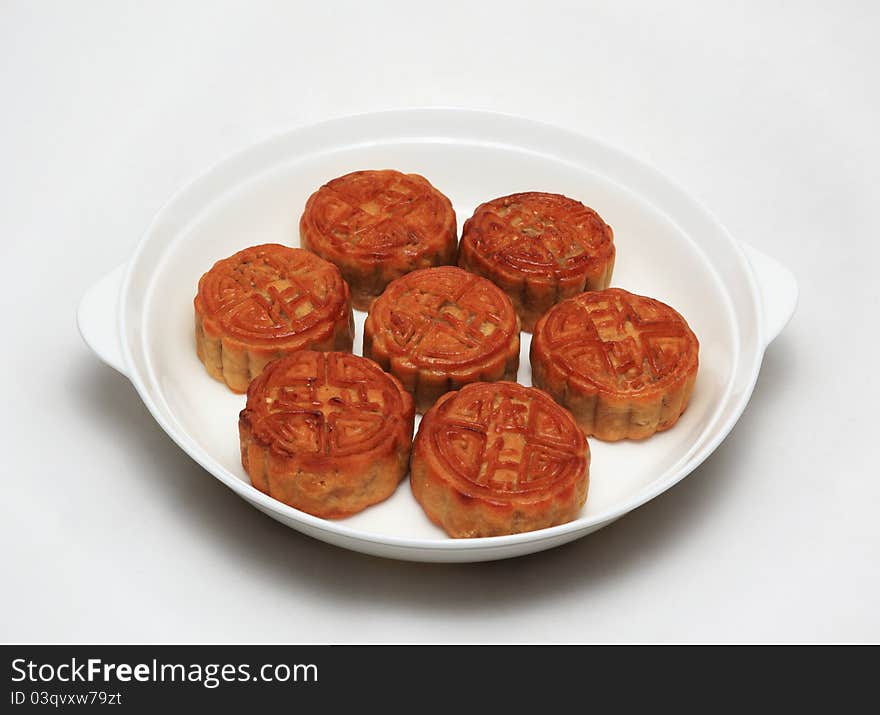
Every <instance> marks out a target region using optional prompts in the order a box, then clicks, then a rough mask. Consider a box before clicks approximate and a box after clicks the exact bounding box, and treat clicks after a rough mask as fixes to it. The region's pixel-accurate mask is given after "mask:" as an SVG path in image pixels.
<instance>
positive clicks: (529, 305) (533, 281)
mask: <svg viewBox="0 0 880 715" xmlns="http://www.w3.org/2000/svg"><path fill="white" fill-rule="evenodd" d="M458 265H459V266H461V267H462V268H465V269H466V270H469V271H472V272H473V273H478V274H479V275H481V276H484V277H486V278H488V279H490V280H491V281H494V282H495V283H496V284H497V285H499V286H500V287H501V288H503V289H504V291H505V292H506V293H507V294H508V295H509V296H510V299H511V300H512V301H513V305H514V307H515V308H516V312H517V313H518V314H519V317H520V321H521V322H522V329H523V330H527V331H531V330H532V329H533V328H534V326H535V323H536V322H538V318H540V317H541V316H542V315H543V314H544V313H545V312H547V310H548V309H549V308H550V307H551V306H552V305H554V304H556V303H558V302H559V301H561V300H563V299H565V298H568V297H570V296H573V295H576V294H578V293H581V292H583V291H585V290H597V289H600V288H607V287H608V284H609V283H610V282H611V271H612V270H613V268H614V233H613V231H612V230H611V227H610V226H609V225H608V224H606V223H605V222H604V221H603V220H602V218H601V217H600V216H599V214H597V213H596V212H595V211H593V209H591V208H588V207H586V206H584V205H583V204H582V203H581V202H580V201H575V200H574V199H569V198H567V197H565V196H562V195H560V194H546V193H542V192H537V191H531V192H526V193H521V194H512V195H511V196H504V197H502V198H500V199H494V200H492V201H489V202H487V203H485V204H482V205H481V206H478V207H477V210H476V211H474V215H473V216H471V218H469V219H468V220H467V221H466V222H465V224H464V229H463V230H462V235H461V245H460V246H459V253H458Z"/></svg>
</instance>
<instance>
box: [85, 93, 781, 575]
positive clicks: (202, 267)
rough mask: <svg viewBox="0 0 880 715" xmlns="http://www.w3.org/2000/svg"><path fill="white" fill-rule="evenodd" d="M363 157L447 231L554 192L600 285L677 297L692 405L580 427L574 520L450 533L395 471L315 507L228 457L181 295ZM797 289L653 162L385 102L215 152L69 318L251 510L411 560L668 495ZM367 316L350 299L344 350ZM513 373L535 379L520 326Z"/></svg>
mask: <svg viewBox="0 0 880 715" xmlns="http://www.w3.org/2000/svg"><path fill="white" fill-rule="evenodd" d="M363 168H394V169H399V170H402V171H406V172H415V173H420V174H423V175H425V176H426V177H428V179H429V180H430V181H431V182H432V183H433V184H434V185H435V186H437V188H439V189H440V190H441V191H442V192H444V193H445V194H446V195H447V196H449V197H450V199H452V202H453V205H454V207H455V210H456V213H457V215H458V221H459V230H460V228H461V225H462V224H463V222H464V220H465V219H466V218H467V217H468V216H470V214H471V213H472V211H473V209H474V208H475V207H476V206H477V205H478V204H479V203H481V202H483V201H484V200H487V199H489V198H493V197H496V196H502V195H505V194H510V193H514V192H517V191H528V190H542V191H551V192H556V193H562V194H566V195H568V196H571V197H574V198H577V199H579V200H581V201H583V202H584V203H586V204H587V205H588V206H592V207H593V208H595V209H596V210H597V211H598V212H599V213H600V214H601V215H602V216H603V218H604V219H605V220H606V221H607V222H608V223H609V224H611V226H612V227H613V228H614V232H615V243H616V246H617V262H616V266H615V270H614V276H613V280H612V285H614V286H619V287H622V288H626V289H628V290H630V291H632V292H635V293H641V294H644V295H649V296H652V297H655V298H658V299H660V300H662V301H664V302H666V303H669V304H670V305H672V306H673V307H675V308H676V309H677V310H679V311H680V312H681V313H682V314H683V315H684V316H685V317H686V318H687V320H688V322H689V323H690V325H691V327H692V328H693V330H694V332H695V333H696V334H697V336H698V337H699V339H700V345H701V350H700V372H699V375H698V379H697V383H696V388H695V390H694V394H693V397H692V399H691V402H690V406H689V407H688V409H687V411H686V412H685V413H684V415H683V416H682V418H681V420H680V421H679V422H678V424H677V425H676V426H675V427H674V428H673V429H671V430H669V431H667V432H664V433H661V434H657V435H655V436H653V437H651V438H649V439H647V440H644V441H641V442H618V443H613V444H609V443H603V442H600V441H599V440H595V439H591V440H590V446H591V449H592V454H593V457H592V467H591V470H590V471H591V473H590V477H591V483H590V493H589V497H588V499H587V503H586V505H585V507H584V509H583V510H582V512H581V514H580V516H579V518H578V519H576V520H575V521H572V522H570V523H567V524H563V525H560V526H556V527H553V528H550V529H543V530H540V531H534V532H528V533H523V534H515V535H511V536H499V537H491V538H481V539H450V538H447V537H446V535H445V534H444V533H443V532H442V531H441V530H440V529H439V528H437V527H435V526H434V525H432V524H431V523H430V522H429V521H428V519H427V517H426V516H425V515H424V514H423V512H422V510H421V508H420V507H419V505H418V504H417V503H416V501H415V500H414V499H413V497H412V494H411V492H410V489H409V485H408V483H407V482H403V483H401V485H400V487H399V488H398V490H397V492H396V493H395V494H394V496H392V497H391V498H390V499H389V500H387V501H386V502H383V503H381V504H379V505H376V506H373V507H370V508H369V509H367V510H365V511H363V512H362V513H360V514H357V515H355V516H353V517H350V518H348V519H344V520H339V521H326V520H323V519H319V518H316V517H313V516H311V515H309V514H305V513H303V512H300V511H298V510H296V509H293V508H291V507H288V506H286V505H284V504H282V503H281V502H278V501H276V500H274V499H272V498H271V497H268V496H266V495H265V494H262V493H261V492H259V491H257V490H256V489H255V488H253V487H252V486H251V485H250V482H249V480H248V477H247V475H246V474H245V472H244V470H243V469H242V467H241V463H240V460H239V446H238V432H237V419H238V413H239V411H240V410H241V409H242V408H243V406H244V396H242V395H234V394H232V393H231V392H229V391H228V390H227V389H226V388H225V387H224V386H223V385H222V384H220V383H218V382H216V381H214V380H213V379H212V378H211V377H209V376H208V374H207V373H206V371H205V370H204V368H203V366H202V364H201V363H200V362H199V360H198V358H197V357H196V353H195V349H194V338H193V304H192V299H193V295H194V294H195V289H196V284H197V282H198V279H199V277H200V276H201V275H202V273H204V272H205V271H206V270H208V268H210V267H211V265H213V263H214V261H216V260H217V259H219V258H222V257H225V256H228V255H230V254H232V253H234V252H235V251H237V250H239V249H241V248H244V247H245V246H249V245H253V244H258V243H269V242H276V243H284V244H288V245H298V244H299V235H298V222H299V217H300V214H301V212H302V209H303V206H304V204H305V201H306V199H307V197H308V196H309V195H310V194H311V193H312V191H314V190H315V189H316V188H317V187H318V186H320V185H321V184H323V183H324V182H326V181H327V180H329V179H331V178H333V177H335V176H339V175H341V174H345V173H347V172H349V171H353V170H356V169H363ZM796 300H797V286H796V283H795V281H794V278H793V276H792V275H791V273H790V272H789V271H788V270H787V269H785V268H784V267H783V266H781V265H780V264H779V263H777V262H776V261H775V260H773V259H771V258H769V257H767V256H765V255H764V254H762V253H760V252H758V251H756V250H755V249H752V248H749V247H747V246H743V245H741V244H739V243H737V242H736V241H734V240H733V239H732V238H731V237H730V236H729V235H728V234H727V232H726V231H725V230H724V229H723V227H722V226H720V225H719V223H718V222H717V221H716V220H715V219H714V218H713V217H712V216H711V214H709V212H708V211H707V210H706V209H704V208H703V207H702V206H701V205H700V204H698V203H697V202H696V201H695V200H694V199H692V198H691V197H689V196H688V195H687V194H686V193H685V192H684V191H683V190H682V189H680V188H679V187H677V186H676V185H675V184H673V183H672V182H671V181H670V180H669V179H667V178H666V177H664V176H663V175H662V174H660V173H659V172H658V171H657V170H655V169H653V168H651V167H649V166H647V165H645V164H643V163H641V162H639V161H637V160H635V159H633V158H631V157H629V156H627V155H626V154H623V153H621V152H619V151H617V150H615V149H612V148H610V147H608V146H606V145H604V144H602V143H599V142H596V141H594V140H591V139H587V138H586V137H583V136H580V135H577V134H573V133H571V132H568V131H564V130H561V129H558V128H555V127H552V126H549V125H545V124H540V123H536V122H533V121H529V120H525V119H521V118H516V117H510V116H506V115H499V114H491V113H485V112H474V111H466V110H455V109H418V110H400V111H392V112H382V113H378V114H368V115H360V116H354V117H347V118H343V119H336V120H332V121H328V122H324V123H321V124H318V125H314V126H311V127H305V128H301V129H296V130H293V131H291V132H289V133H286V134H283V135H281V136H277V137H274V138H272V139H269V140H267V141H264V142H262V143H259V144H257V145H255V146H252V147H250V148H248V149H246V150H244V151H242V152H239V153H238V154H235V155H234V156H232V157H230V158H228V159H226V160H224V161H222V162H221V163H219V164H217V165H216V166H214V167H213V168H212V169H210V170H209V171H208V172H207V173H205V174H204V175H202V176H201V177H200V178H198V179H196V180H195V181H194V182H193V183H191V184H190V185H189V186H187V187H185V188H184V189H183V190H181V191H180V192H179V193H178V194H177V195H176V196H175V197H174V198H172V199H171V201H170V202H169V203H168V204H167V205H166V206H165V207H164V208H163V209H162V210H161V211H160V212H159V214H158V215H157V216H156V218H155V220H154V221H153V223H152V225H151V226H150V227H149V228H148V230H147V231H146V233H145V235H144V236H143V238H142V239H141V241H140V243H139V245H138V247H137V250H136V251H135V254H134V256H133V258H132V259H131V261H130V262H128V263H127V264H125V265H124V266H120V267H119V268H118V269H116V270H115V271H113V272H112V273H110V274H108V275H107V276H105V277H104V278H103V279H101V280H100V281H99V282H98V283H96V284H95V285H94V286H93V287H92V289H90V290H89V292H88V293H87V294H86V295H85V296H84V297H83V299H82V301H81V303H80V306H79V311H78V322H79V326H80V330H81V332H82V334H83V337H84V338H85V340H86V342H87V343H88V344H89V346H90V347H91V348H92V349H93V350H94V351H95V352H96V353H97V354H98V355H99V357H101V358H102V359H103V360H104V361H105V362H107V363H108V364H109V365H111V366H113V367H114V368H116V369H118V370H119V371H120V372H122V373H123V374H125V375H126V376H128V378H129V379H130V380H131V382H132V383H133V384H134V386H135V388H136V389H137V391H138V393H139V394H140V396H141V398H142V399H143V401H144V403H145V404H146V406H147V407H148V409H149V410H150V412H151V413H152V414H153V416H154V417H155V419H156V420H157V421H158V422H159V424H160V425H161V426H162V427H163V429H164V430H165V431H166V432H167V433H168V434H169V436H170V437H171V438H172V439H174V441H175V442H177V443H178V444H179V445H180V446H181V447H182V448H183V449H184V450H185V451H186V452H187V453H188V454H189V455H190V456H191V457H192V458H193V459H195V460H196V461H197V462H198V463H199V464H201V465H202V466H203V467H204V468H205V469H207V470H208V471H209V472H210V473H211V474H213V475H214V476H215V477H217V478H218V479H219V480H220V481H222V482H223V483H224V484H226V485H227V486H228V487H229V488H231V489H232V490H233V491H235V492H236V493H237V494H238V495H239V496H241V497H243V498H244V499H246V500H247V501H249V502H250V503H251V504H253V505H254V506H255V507H257V508H258V509H260V510H261V511H263V512H265V513H266V514H268V515H269V516H271V517H272V518H274V519H277V520H278V521H280V522H282V523H284V524H287V525H288V526H290V527H292V528H294V529H296V530H298V531H300V532H303V533H305V534H308V535H309V536H312V537H315V538H317V539H321V540H323V541H327V542H329V543H332V544H335V545H337V546H342V547H345V548H349V549H353V550H356V551H361V552H364V553H369V554H374V555H379V556H385V557H390V558H398V559H407V560H415V561H487V560H492V559H501V558H509V557H513V556H519V555H522V554H527V553H531V552H535V551H541V550H544V549H548V548H551V547H553V546H557V545H559V544H563V543H565V542H568V541H571V540H573V539H576V538H579V537H581V536H584V535H586V534H589V533H590V532H593V531H595V530H597V529H599V528H601V527H602V526H605V525H607V524H609V523H610V522H612V521H614V520H615V519H617V518H619V517H621V516H623V515H624V514H626V513H627V512H629V511H631V510H632V509H634V508H636V507H638V506H639V505H641V504H643V503H645V502H646V501H648V500H650V499H652V498H653V497H655V496H657V495H658V494H660V493H661V492H663V491H665V490H666V489H668V488H669V487H671V486H672V485H674V484H675V483H676V482H678V481H679V480H681V479H682V478H683V477H685V476H686V475H687V474H689V473H690V472H691V471H693V469H694V468H695V467H697V466H698V465H699V464H700V463H701V462H702V461H703V460H704V459H705V458H706V457H707V456H708V455H709V454H711V452H712V451H713V450H714V449H715V448H716V447H717V446H718V444H719V443H720V442H721V440H722V439H724V437H725V436H726V435H727V434H728V433H729V432H730V430H731V428H732V427H733V425H734V424H735V422H736V420H737V419H738V417H739V416H740V414H741V413H742V411H743V409H744V408H745V405H746V403H747V401H748V398H749V396H750V394H751V391H752V389H753V387H754V385H755V381H756V379H757V376H758V370H759V368H760V364H761V359H762V356H763V353H764V349H765V347H766V345H767V344H768V343H769V341H770V340H772V339H773V337H775V336H776V334H778V332H779V331H780V330H781V329H782V328H783V327H784V325H785V323H786V322H787V321H788V319H789V318H790V317H791V314H792V313H793V311H794V307H795V303H796ZM364 317H365V314H363V313H356V326H357V337H356V340H355V352H358V353H359V352H360V348H361V341H362V338H363V321H364ZM522 338H523V340H522V352H521V356H522V357H521V366H520V371H519V376H518V379H519V381H520V382H521V383H523V384H525V385H530V384H531V375H530V371H529V361H528V352H529V345H530V335H529V334H527V333H523V334H522Z"/></svg>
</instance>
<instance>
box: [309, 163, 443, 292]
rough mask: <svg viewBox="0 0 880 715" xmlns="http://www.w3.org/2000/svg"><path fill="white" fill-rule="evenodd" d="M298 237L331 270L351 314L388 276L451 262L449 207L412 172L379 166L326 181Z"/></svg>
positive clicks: (314, 197) (311, 200)
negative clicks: (337, 274) (343, 286)
mask: <svg viewBox="0 0 880 715" xmlns="http://www.w3.org/2000/svg"><path fill="white" fill-rule="evenodd" d="M299 233H300V243H301V244H302V246H303V247H304V248H308V249H309V250H311V251H314V252H315V253H317V254H318V255H319V256H321V257H323V258H326V259H327V260H328V261H331V262H332V263H334V264H336V265H337V266H339V269H340V270H341V271H342V275H343V277H344V278H345V280H346V281H348V284H349V285H350V286H351V295H352V302H353V305H354V307H355V308H357V309H358V310H368V309H369V307H370V304H371V303H372V302H373V300H374V299H375V298H376V297H378V296H379V295H381V293H382V291H383V290H385V286H387V285H388V284H389V283H390V282H391V281H393V280H394V279H395V278H399V277H400V276H402V275H404V274H406V273H409V272H410V271H413V270H416V269H417V268H429V267H431V266H440V265H445V264H448V263H453V262H454V261H455V247H456V219H455V211H454V210H453V209H452V203H451V202H450V201H449V199H448V198H446V196H444V195H443V194H441V193H440V192H439V191H438V190H437V189H435V188H434V187H433V186H432V185H431V184H430V182H429V181H428V180H427V179H426V178H424V177H423V176H419V175H418V174H402V173H401V172H399V171H393V170H390V169H385V170H381V171H355V172H353V173H351V174H346V175H345V176H340V177H339V178H337V179H333V180H332V181H330V182H328V183H326V184H325V185H324V186H322V187H321V188H320V189H318V190H317V191H316V192H315V193H313V194H312V195H311V196H310V197H309V200H308V201H307V202H306V208H305V211H304V212H303V215H302V218H301V219H300V223H299Z"/></svg>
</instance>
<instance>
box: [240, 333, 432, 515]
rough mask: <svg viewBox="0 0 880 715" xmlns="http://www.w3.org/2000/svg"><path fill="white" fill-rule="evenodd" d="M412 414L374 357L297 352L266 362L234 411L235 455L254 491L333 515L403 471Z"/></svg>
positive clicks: (385, 489) (370, 497)
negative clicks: (237, 449) (238, 449)
mask: <svg viewBox="0 0 880 715" xmlns="http://www.w3.org/2000/svg"><path fill="white" fill-rule="evenodd" d="M414 417H415V413H414V410H413V402H412V398H411V397H410V395H409V393H408V392H406V390H404V389H403V387H402V386H401V385H400V383H399V382H398V381H397V379H396V378H394V377H392V376H391V375H388V374H387V373H385V372H383V371H382V369H381V368H380V367H379V366H378V365H377V364H376V363H374V362H373V361H372V360H367V359H366V358H363V357H360V356H358V355H352V354H350V353H342V352H327V353H323V352H315V351H310V350H306V351H301V352H298V353H294V354H293V355H290V356H288V357H285V358H281V359H280V360H275V361H273V362H271V363H269V365H267V366H266V368H265V370H263V372H262V374H261V375H260V376H259V377H257V378H256V379H255V380H254V381H253V382H252V383H251V385H250V387H249V388H248V396H247V406H246V408H245V409H244V410H242V412H241V414H240V416H239V422H238V428H239V437H240V441H241V463H242V466H243V467H244V470H245V471H246V472H247V473H248V475H249V476H250V478H251V483H252V484H253V485H254V486H255V487H256V488H257V489H259V490H260V491H261V492H264V493H266V494H268V495H269V496H271V497H273V498H275V499H278V500H279V501H282V502H284V503H285V504H288V505H290V506H292V507H295V508H297V509H300V510H302V511H305V512H308V513H309V514H314V515H315V516H320V517H323V518H326V519H335V518H340V517H344V516H349V515H350V514H354V513H355V512H358V511H361V510H362V509H364V508H366V507H368V506H370V505H371V504H376V503H377V502H380V501H382V500H384V499H387V498H388V497H389V496H391V494H392V493H394V490H395V489H396V488H397V485H398V484H399V483H400V480H401V479H403V477H404V476H405V475H406V471H407V467H408V463H409V454H410V447H411V441H412V433H413V420H414Z"/></svg>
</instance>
